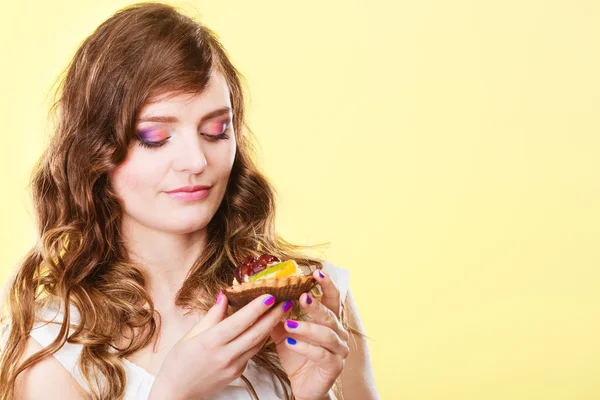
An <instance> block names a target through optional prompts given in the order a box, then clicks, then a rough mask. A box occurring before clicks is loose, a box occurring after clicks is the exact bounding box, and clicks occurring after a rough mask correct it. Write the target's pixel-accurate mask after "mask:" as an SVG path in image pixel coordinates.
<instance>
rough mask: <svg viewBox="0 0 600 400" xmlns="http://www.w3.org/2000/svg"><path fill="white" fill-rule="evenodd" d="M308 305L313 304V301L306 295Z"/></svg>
mask: <svg viewBox="0 0 600 400" xmlns="http://www.w3.org/2000/svg"><path fill="white" fill-rule="evenodd" d="M306 304H312V299H311V298H310V296H309V295H308V293H306Z"/></svg>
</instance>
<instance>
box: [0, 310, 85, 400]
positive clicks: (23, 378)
mask: <svg viewBox="0 0 600 400" xmlns="http://www.w3.org/2000/svg"><path fill="white" fill-rule="evenodd" d="M71 311H72V312H73V313H74V314H72V315H73V316H74V317H75V318H73V320H75V321H76V320H77V318H78V315H77V310H76V309H74V307H71ZM63 316H64V313H63V310H61V309H60V308H58V307H56V306H49V307H46V308H43V309H39V310H38V311H37V312H36V321H35V322H34V325H33V329H32V330H31V333H30V335H29V337H28V338H27V340H26V343H25V346H26V347H25V351H24V353H23V355H22V356H21V358H20V360H19V361H18V365H21V364H22V363H23V362H24V361H25V360H27V359H28V358H29V357H30V356H32V355H34V354H36V353H38V352H40V351H42V350H43V349H44V348H46V347H48V346H49V345H51V344H52V343H53V342H54V340H55V339H56V338H57V336H58V335H59V332H60V329H61V326H62V322H63ZM10 330H11V320H10V318H9V319H7V321H5V324H4V325H3V332H2V333H3V334H2V342H3V345H4V344H5V343H6V340H7V338H8V335H9V331H10ZM3 347H4V346H3ZM80 353H81V345H78V344H73V343H69V342H67V343H65V344H63V346H62V347H61V348H60V349H59V350H58V351H57V352H56V353H54V354H52V355H48V356H46V357H44V358H43V359H42V360H40V361H39V362H37V363H35V364H34V365H32V366H30V367H28V368H27V369H26V370H25V371H23V372H22V373H21V374H19V376H18V377H17V380H16V382H15V384H16V387H15V389H16V393H18V394H19V397H18V398H23V399H38V398H44V399H55V398H56V399H81V398H84V397H85V395H86V391H85V390H84V389H83V388H84V387H86V384H85V380H83V379H82V377H81V375H80V373H79V370H78V368H77V364H78V358H79V355H80ZM78 378H79V379H78Z"/></svg>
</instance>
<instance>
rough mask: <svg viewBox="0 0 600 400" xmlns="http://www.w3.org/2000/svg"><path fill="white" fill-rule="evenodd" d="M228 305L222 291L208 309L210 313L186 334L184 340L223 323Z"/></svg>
mask: <svg viewBox="0 0 600 400" xmlns="http://www.w3.org/2000/svg"><path fill="white" fill-rule="evenodd" d="M227 304H228V301H227V296H225V294H223V291H220V292H219V296H218V297H217V301H216V302H215V304H214V305H213V306H212V307H211V308H209V309H208V312H207V313H206V314H205V315H204V317H202V319H201V320H200V322H198V323H197V324H196V325H195V326H194V327H193V328H192V329H190V330H189V331H188V333H186V334H185V336H184V337H183V339H184V340H186V339H190V338H192V337H194V336H196V335H198V334H200V333H202V332H204V331H206V330H207V329H209V328H212V327H213V326H215V325H216V324H218V323H219V322H221V321H223V319H224V318H225V316H226V315H227Z"/></svg>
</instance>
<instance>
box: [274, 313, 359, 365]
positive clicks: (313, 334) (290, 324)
mask: <svg viewBox="0 0 600 400" xmlns="http://www.w3.org/2000/svg"><path fill="white" fill-rule="evenodd" d="M285 330H286V331H287V332H289V334H293V335H294V337H298V338H300V339H301V340H302V341H304V342H307V343H312V344H316V345H318V346H321V347H324V348H325V349H327V350H329V351H330V352H332V353H333V354H336V355H338V356H341V357H342V358H346V357H348V354H350V349H349V348H348V345H347V344H346V342H344V341H343V340H342V339H340V337H339V336H338V334H337V333H336V332H335V331H333V330H332V329H331V328H328V327H326V326H323V325H318V324H315V323H312V322H308V321H295V320H291V319H288V320H287V321H286V322H285Z"/></svg>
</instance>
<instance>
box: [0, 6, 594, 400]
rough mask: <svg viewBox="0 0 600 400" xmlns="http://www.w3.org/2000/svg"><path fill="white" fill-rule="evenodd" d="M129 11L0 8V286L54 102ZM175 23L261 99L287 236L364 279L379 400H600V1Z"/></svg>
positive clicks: (27, 231)
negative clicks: (97, 40) (103, 26)
mask: <svg viewBox="0 0 600 400" xmlns="http://www.w3.org/2000/svg"><path fill="white" fill-rule="evenodd" d="M127 4H129V2H126V1H115V0H103V1H101V2H99V1H89V0H77V1H75V0H68V1H66V0H65V1H41V0H38V1H11V2H7V3H6V4H4V5H3V7H2V17H1V19H2V23H1V24H0V46H1V47H0V127H1V131H0V137H1V140H2V142H1V145H0V174H1V175H0V182H1V184H2V196H1V197H0V201H1V204H0V225H1V227H2V228H1V229H0V235H1V236H0V246H1V247H0V272H1V273H0V280H1V281H2V282H4V281H5V280H6V279H7V278H8V276H9V274H10V272H11V270H12V269H13V268H14V266H15V264H16V263H17V262H18V261H19V259H20V258H21V257H22V256H23V254H24V253H25V252H26V251H27V249H29V248H30V247H31V246H32V245H33V244H34V243H35V240H36V235H35V231H34V229H33V220H32V216H31V205H30V204H29V200H28V198H29V197H28V196H29V195H28V192H27V185H28V179H29V176H30V173H31V168H32V167H33V164H34V162H35V161H36V160H37V158H38V157H39V155H40V153H41V151H42V149H43V146H44V145H45V144H46V135H47V134H48V132H47V131H46V124H45V118H46V112H47V108H48V94H49V90H50V88H51V84H52V83H53V81H54V79H55V78H56V76H57V75H58V74H59V73H60V72H61V71H62V69H63V68H64V67H65V66H66V65H67V63H68V61H69V60H70V58H71V57H72V55H73V54H74V52H75V49H76V48H77V46H78V45H79V44H80V43H81V42H82V41H83V39H84V38H85V37H86V36H87V35H89V34H90V33H91V32H92V31H93V30H94V29H95V28H96V27H97V26H98V25H99V24H100V23H101V22H102V21H104V20H105V19H106V18H108V17H109V16H110V15H111V14H112V13H113V12H115V11H116V10H118V9H119V8H121V7H123V6H125V5H127ZM175 4H177V5H181V6H182V7H183V8H184V9H186V10H189V11H190V13H191V15H195V16H197V17H199V18H200V20H201V21H202V22H203V23H206V24H207V25H208V26H209V27H211V28H212V29H214V30H215V31H216V32H217V34H219V36H220V38H221V40H222V42H223V43H224V45H225V47H226V48H227V50H228V51H229V53H230V55H231V58H232V60H233V62H234V63H235V65H236V66H237V67H238V68H239V70H240V71H241V72H242V73H243V74H244V75H245V76H246V78H247V86H248V89H249V91H250V95H249V98H248V107H249V108H248V116H249V123H250V126H251V128H252V129H253V131H254V132H255V133H256V135H257V137H258V139H259V141H260V157H261V160H260V165H261V167H262V168H263V169H264V171H265V172H266V173H267V175H268V176H269V177H270V178H271V179H272V180H273V182H274V183H275V185H276V189H277V190H278V193H279V196H278V200H279V209H278V217H277V223H278V227H279V230H280V232H281V233H282V235H283V236H284V237H285V238H287V239H288V240H289V241H292V242H295V243H301V244H317V243H322V242H330V243H331V244H330V246H329V247H328V248H325V249H324V252H325V255H326V257H327V258H328V259H329V260H330V261H332V262H334V263H335V264H337V265H339V266H342V267H344V268H347V269H348V270H350V273H351V289H352V292H353V293H354V297H355V299H356V301H357V303H358V307H359V310H360V313H361V315H362V319H363V321H364V325H365V328H366V331H367V334H368V335H369V336H370V337H371V340H370V346H371V352H372V359H373V364H374V369H375V376H376V382H377V384H378V387H379V389H380V392H381V395H382V397H383V399H414V400H433V399H436V400H437V399H450V400H481V399H486V400H508V399H510V400H517V399H518V400H533V399H543V400H559V399H560V400H567V399H568V400H574V399H577V400H591V399H598V398H600V385H598V376H600V361H599V360H600V322H599V321H600V319H599V318H598V310H599V306H600V290H599V283H600V272H599V268H598V265H599V261H600V251H599V246H598V239H599V236H600V211H599V207H598V206H599V203H600V183H599V180H598V171H599V169H600V157H599V155H600V154H599V153H600V129H599V128H600V122H599V118H598V116H599V112H598V111H599V106H600V74H599V73H598V71H600V56H599V54H600V52H599V51H598V38H599V37H600V2H597V1H592V0H589V1H583V0H579V1H576V0H564V1H550V0H547V1H541V0H540V1H535V0H505V1H481V0H470V1H469V0H456V1H445V0H420V1H404V0H402V1H383V0H372V1H368V2H367V1H350V0H344V1H326V0H320V1H315V0H306V1H302V2H291V1H258V0H253V1H226V0H218V1H217V0H213V1H208V0H203V1H195V2H192V1H188V2H179V3H175Z"/></svg>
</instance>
